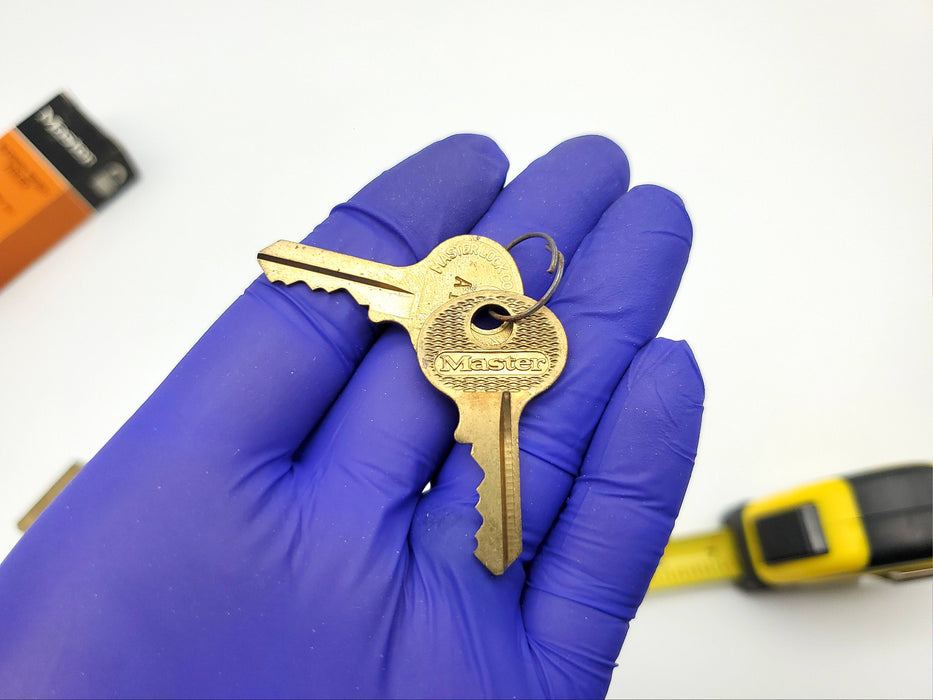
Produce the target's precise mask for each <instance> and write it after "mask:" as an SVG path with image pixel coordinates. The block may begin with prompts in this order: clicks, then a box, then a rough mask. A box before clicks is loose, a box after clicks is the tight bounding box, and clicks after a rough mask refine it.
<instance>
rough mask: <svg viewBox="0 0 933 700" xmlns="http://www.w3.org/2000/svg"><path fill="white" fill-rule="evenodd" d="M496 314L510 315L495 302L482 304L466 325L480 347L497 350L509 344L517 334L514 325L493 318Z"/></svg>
mask: <svg viewBox="0 0 933 700" xmlns="http://www.w3.org/2000/svg"><path fill="white" fill-rule="evenodd" d="M495 313H505V314H508V313H509V311H508V309H506V308H504V307H503V306H501V305H499V304H496V303H495V302H483V303H480V304H479V306H477V307H476V308H475V309H474V311H473V313H472V314H470V317H469V320H468V321H467V323H466V327H467V331H469V333H470V335H471V336H472V337H473V341H474V342H475V343H476V344H477V345H479V346H480V347H484V348H497V347H499V346H501V345H503V344H504V343H507V342H508V341H509V339H510V338H511V337H512V334H513V333H514V332H515V324H514V323H512V322H511V321H499V320H497V319H496V318H495V316H493V314H495Z"/></svg>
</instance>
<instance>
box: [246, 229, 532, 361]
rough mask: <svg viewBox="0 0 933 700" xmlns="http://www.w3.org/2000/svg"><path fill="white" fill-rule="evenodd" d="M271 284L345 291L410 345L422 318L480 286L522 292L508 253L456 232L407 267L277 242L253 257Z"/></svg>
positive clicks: (481, 238) (373, 317)
mask: <svg viewBox="0 0 933 700" xmlns="http://www.w3.org/2000/svg"><path fill="white" fill-rule="evenodd" d="M257 257H258V258H259V264H260V266H261V267H262V269H263V272H265V273H266V277H268V278H269V280H270V281H272V282H284V283H285V284H293V283H295V282H304V283H305V284H307V285H308V286H309V287H311V289H325V290H327V291H328V292H333V291H336V290H338V289H345V290H346V291H348V292H350V294H351V295H352V296H353V298H354V299H356V301H357V302H358V303H359V304H361V305H363V306H368V307H369V318H370V319H372V320H373V321H375V322H377V323H378V322H379V321H394V322H395V323H398V324H400V325H402V326H404V327H405V328H406V329H408V333H409V335H410V336H411V342H412V344H413V345H414V344H416V343H417V342H418V333H419V332H420V331H421V327H422V326H423V325H424V321H425V319H426V318H427V317H428V316H429V315H430V314H431V312H432V311H434V309H436V308H437V307H438V306H440V305H441V304H443V303H444V302H446V301H448V300H449V299H452V298H455V297H458V296H461V295H463V294H470V293H473V292H476V291H477V290H480V289H503V290H507V291H510V292H515V293H517V294H521V293H522V278H521V275H520V274H519V272H518V268H517V267H516V265H515V261H514V260H513V259H512V256H511V255H510V254H509V253H508V251H506V249H505V248H503V247H502V246H501V245H499V244H498V243H496V242H495V241H493V240H492V239H489V238H484V237H482V236H455V237H454V238H449V239H447V240H446V241H444V242H443V243H441V244H440V245H438V246H437V247H436V248H435V249H434V250H432V251H431V252H430V253H428V255H427V257H425V258H424V259H423V260H421V261H419V262H417V263H415V264H414V265H409V266H408V267H394V266H392V265H384V264H382V263H378V262H373V261H372V260H365V259H363V258H355V257H353V256H351V255H343V254H342V253H334V252H332V251H329V250H323V249H321V248H315V247H313V246H307V245H302V244H301V243H292V242H290V241H278V242H277V243H273V244H272V245H270V246H269V247H268V248H264V249H263V250H261V251H260V252H259V255H258V256H257Z"/></svg>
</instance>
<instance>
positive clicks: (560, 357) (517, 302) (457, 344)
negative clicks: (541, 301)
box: [418, 291, 567, 394]
mask: <svg viewBox="0 0 933 700" xmlns="http://www.w3.org/2000/svg"><path fill="white" fill-rule="evenodd" d="M534 303H535V302H534V300H533V299H529V298H528V297H524V296H521V295H518V294H511V293H508V292H496V291H487V292H483V293H481V294H471V295H468V296H463V297H459V298H457V299H453V300H451V301H449V302H448V303H447V304H445V305H444V306H442V307H440V308H439V309H437V310H436V311H435V312H434V313H433V314H432V315H431V316H430V318H428V320H427V322H426V323H425V326H424V328H423V330H422V333H421V337H420V339H419V342H418V354H419V357H420V359H421V369H422V371H423V372H424V373H425V376H427V378H428V379H429V380H430V381H431V383H432V384H434V385H435V386H436V387H437V388H439V389H440V390H441V391H443V392H444V393H447V394H450V393H451V392H479V393H491V392H506V391H510V392H516V391H534V392H535V393H538V392H539V391H543V390H544V389H545V388H546V387H548V386H550V385H551V384H552V383H553V382H554V380H556V379H557V377H558V376H559V375H560V373H561V370H562V369H563V367H564V362H565V361H566V352H565V351H564V348H566V345H567V338H566V335H565V334H564V329H563V326H561V323H560V321H559V320H558V319H557V317H556V316H555V315H554V314H553V313H552V312H551V311H550V310H549V309H547V308H542V309H540V310H539V311H537V312H535V313H534V314H532V315H531V316H528V317H527V318H524V319H522V320H521V321H518V322H516V323H513V324H509V325H508V326H507V327H506V329H504V330H502V331H500V332H499V333H498V334H496V333H494V332H493V333H486V334H484V333H482V332H481V331H479V332H477V331H475V330H473V329H471V319H472V317H473V314H474V313H476V311H477V310H479V309H480V308H482V307H484V306H488V305H498V306H502V307H503V308H505V309H506V310H507V311H508V312H509V313H510V314H514V313H518V312H520V311H524V310H525V309H528V308H530V307H531V306H532V305H533V304H534ZM499 336H501V337H499ZM497 337H498V339H497Z"/></svg>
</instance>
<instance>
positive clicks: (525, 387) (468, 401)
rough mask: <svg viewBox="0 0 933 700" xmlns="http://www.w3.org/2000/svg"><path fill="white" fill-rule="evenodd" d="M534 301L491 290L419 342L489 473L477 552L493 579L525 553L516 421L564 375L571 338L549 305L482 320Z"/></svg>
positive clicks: (463, 435)
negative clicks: (495, 322) (496, 321)
mask: <svg viewBox="0 0 933 700" xmlns="http://www.w3.org/2000/svg"><path fill="white" fill-rule="evenodd" d="M535 303H536V302H535V300H534V299H529V298H528V297H524V296H521V295H520V294H512V293H509V292H500V291H494V290H489V291H486V292H480V293H476V294H469V295H466V296H462V297H459V298H457V299H452V300H451V301H448V302H447V303H446V304H444V305H443V306H441V307H440V308H438V309H437V310H435V311H434V313H432V314H431V316H430V317H428V319H427V321H426V322H425V324H424V327H423V328H422V331H421V335H420V336H419V338H418V345H417V350H418V359H419V363H420V365H421V370H422V372H424V374H425V376H426V377H427V378H428V380H429V381H430V382H431V383H432V384H433V385H434V386H436V387H437V388H438V389H440V390H441V391H442V392H444V393H445V394H447V395H448V396H449V397H450V398H452V399H453V400H454V402H455V403H456V404H457V407H458V408H459V409H460V423H459V424H458V425H457V431H456V432H455V433H454V438H455V439H456V440H457V441H458V442H463V443H470V444H472V445H473V448H472V451H471V454H472V455H473V458H474V459H475V460H476V462H477V463H478V464H479V466H480V467H481V468H482V470H483V473H484V478H483V481H482V482H481V483H480V485H479V487H478V488H477V492H478V493H479V502H478V503H477V504H476V510H477V511H479V514H480V515H481V516H482V519H483V522H482V525H481V526H480V528H479V530H478V531H477V533H476V551H475V553H476V556H477V557H478V558H479V560H480V561H481V562H483V564H485V565H486V567H487V568H488V569H489V570H490V571H491V572H492V573H494V574H501V573H503V572H504V571H505V570H506V569H507V568H508V566H509V565H510V564H511V563H512V562H513V561H515V559H516V558H518V555H519V554H521V551H522V505H521V488H520V479H519V476H520V469H519V450H518V420H519V417H520V416H521V412H522V409H523V408H524V407H525V405H526V404H527V403H528V401H530V400H531V399H532V398H533V397H534V396H536V395H537V394H540V393H541V392H542V391H544V390H545V389H547V388H548V387H549V386H551V384H553V383H554V381H555V380H556V379H557V377H558V376H559V375H560V373H561V371H562V370H563V368H564V363H565V362H566V360H567V336H566V334H565V333H564V328H563V326H562V325H561V323H560V321H559V320H558V319H557V317H556V316H555V315H554V314H553V313H552V312H551V311H550V310H549V309H547V308H546V307H544V308H541V309H539V310H538V311H536V312H534V313H533V314H531V315H530V316H527V317H525V318H523V319H522V320H520V321H516V322H514V323H508V322H507V323H503V324H501V325H499V326H497V327H493V328H489V329H485V328H483V327H482V324H480V325H477V323H478V322H479V321H480V320H481V317H482V316H483V313H484V310H488V309H490V308H493V309H494V310H496V311H497V312H498V313H502V311H503V310H504V311H505V312H506V314H507V315H514V314H518V313H520V312H523V311H526V310H527V309H529V308H531V307H532V306H533V305H534V304H535ZM496 307H498V308H496Z"/></svg>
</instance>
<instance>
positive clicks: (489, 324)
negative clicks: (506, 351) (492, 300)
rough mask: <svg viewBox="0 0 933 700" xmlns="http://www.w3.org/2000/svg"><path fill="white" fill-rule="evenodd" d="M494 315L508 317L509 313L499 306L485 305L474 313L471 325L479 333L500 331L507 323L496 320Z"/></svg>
mask: <svg viewBox="0 0 933 700" xmlns="http://www.w3.org/2000/svg"><path fill="white" fill-rule="evenodd" d="M493 314H500V315H502V316H508V314H509V312H508V310H507V309H506V308H504V307H503V306H500V305H499V304H483V305H482V306H480V307H479V308H478V309H477V310H476V311H474V312H473V316H472V318H470V325H472V326H473V328H474V329H475V330H477V331H486V332H493V331H498V330H500V329H502V327H503V326H505V325H506V323H504V322H503V321H500V320H499V319H497V318H495V317H494V316H493Z"/></svg>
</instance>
